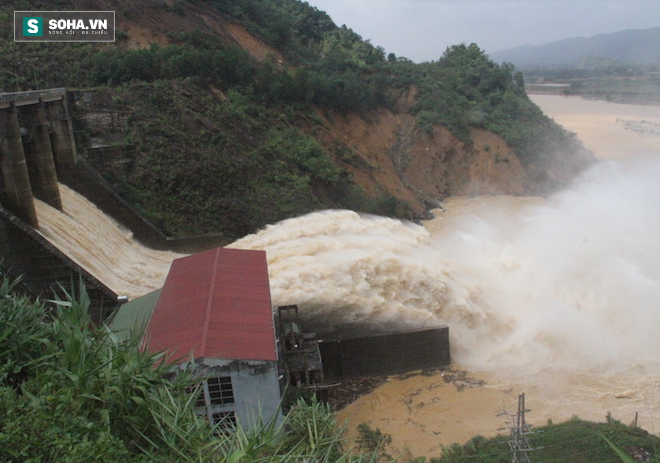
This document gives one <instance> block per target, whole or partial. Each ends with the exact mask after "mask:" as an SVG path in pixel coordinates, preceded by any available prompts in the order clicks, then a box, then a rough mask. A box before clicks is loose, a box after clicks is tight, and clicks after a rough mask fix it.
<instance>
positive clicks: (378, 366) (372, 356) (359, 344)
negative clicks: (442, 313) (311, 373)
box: [319, 326, 450, 382]
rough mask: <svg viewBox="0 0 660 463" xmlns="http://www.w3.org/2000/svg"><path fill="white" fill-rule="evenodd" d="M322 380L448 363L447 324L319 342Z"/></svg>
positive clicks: (391, 372)
mask: <svg viewBox="0 0 660 463" xmlns="http://www.w3.org/2000/svg"><path fill="white" fill-rule="evenodd" d="M319 348H320V350H321V358H322V360H323V375H324V377H325V381H327V382H332V381H341V380H345V379H351V378H358V377H363V376H380V375H396V374H401V373H406V372H409V371H415V370H422V369H425V368H433V367H441V366H445V365H449V362H450V353H449V328H448V327H446V326H442V327H438V328H434V329H429V330H421V331H409V332H404V333H393V334H385V335H380V336H369V337H362V338H353V339H342V340H332V341H321V342H319Z"/></svg>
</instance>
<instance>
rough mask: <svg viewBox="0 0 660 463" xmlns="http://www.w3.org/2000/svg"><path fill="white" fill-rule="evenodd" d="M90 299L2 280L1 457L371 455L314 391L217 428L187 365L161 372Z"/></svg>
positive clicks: (349, 458)
mask: <svg viewBox="0 0 660 463" xmlns="http://www.w3.org/2000/svg"><path fill="white" fill-rule="evenodd" d="M87 304H88V300H87V298H86V296H85V295H84V294H82V295H80V297H79V298H78V300H74V299H70V300H69V301H58V302H56V303H55V304H54V305H50V306H47V305H45V304H43V303H40V302H36V303H35V302H33V301H31V300H30V299H28V298H26V297H23V296H21V295H19V294H17V293H16V291H15V287H14V286H13V285H12V284H10V283H9V282H8V281H7V280H0V417H2V418H1V419H0V461H3V462H55V461H56V462H91V461H103V462H127V461H130V462H140V461H145V462H147V461H148V462H243V461H250V462H275V461H277V462H286V461H315V462H362V461H375V458H376V453H372V454H370V455H369V454H367V455H361V454H352V453H350V452H348V451H346V450H345V449H344V448H343V446H342V444H343V440H342V432H343V431H342V429H341V428H338V427H337V425H336V422H335V419H334V415H333V414H332V413H331V411H330V409H329V407H327V406H326V405H324V404H320V403H318V402H314V401H312V402H311V403H306V402H304V401H299V402H297V403H296V404H295V405H294V406H293V407H292V408H291V411H290V412H289V414H288V416H286V418H285V419H284V420H283V422H282V423H281V424H277V425H276V424H275V422H273V421H271V422H264V423H263V424H262V425H261V426H258V427H257V428H256V429H252V430H244V429H241V428H240V427H239V429H237V431H236V432H234V433H230V434H228V433H219V432H216V430H214V429H211V427H210V426H209V425H208V423H207V422H206V421H205V420H203V419H202V418H200V417H199V416H198V415H197V414H196V413H195V410H194V404H195V394H194V392H191V390H190V389H191V386H193V385H194V382H193V381H192V372H189V373H188V374H184V375H181V376H179V377H177V379H175V380H173V381H171V380H168V379H167V373H168V371H167V369H166V367H164V366H163V365H162V363H160V362H159V357H158V356H157V355H152V354H147V353H145V352H141V351H140V350H139V349H138V345H139V342H138V339H137V338H136V339H132V340H130V341H128V342H121V343H120V342H119V341H117V339H116V338H115V336H114V335H113V334H112V332H111V331H110V330H109V329H108V328H107V327H105V326H94V325H93V324H92V323H91V320H90V319H89V317H88V316H87V314H86V307H87ZM193 389H194V388H193Z"/></svg>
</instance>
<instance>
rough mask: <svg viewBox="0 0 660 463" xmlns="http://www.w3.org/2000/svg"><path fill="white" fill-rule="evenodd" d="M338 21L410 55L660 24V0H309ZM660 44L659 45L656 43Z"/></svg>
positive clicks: (433, 55) (417, 57)
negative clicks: (453, 46) (464, 44)
mask: <svg viewBox="0 0 660 463" xmlns="http://www.w3.org/2000/svg"><path fill="white" fill-rule="evenodd" d="M307 1H308V3H309V4H310V5H313V6H315V7H317V8H318V9H320V10H323V11H325V12H327V13H328V14H329V15H330V16H331V17H332V19H333V20H334V22H335V23H336V24H337V25H338V26H341V25H342V24H346V26H348V27H350V28H351V29H353V30H354V31H355V32H357V33H358V34H360V35H361V36H362V38H363V39H365V40H367V39H369V40H371V43H372V44H373V45H380V46H382V47H383V48H385V51H386V52H387V53H395V54H396V55H397V56H405V57H407V58H409V59H411V60H413V61H416V62H420V61H431V60H436V59H438V58H439V57H440V55H442V53H443V52H444V50H445V49H446V48H447V47H448V46H449V45H455V44H459V43H463V42H464V43H466V44H470V43H472V42H475V43H476V44H477V45H479V47H480V48H482V49H484V50H485V51H486V53H488V52H494V51H499V50H503V49H506V48H512V47H517V46H519V45H525V44H532V45H543V44H545V43H549V42H553V41H555V40H561V39H566V38H571V37H591V36H592V35H596V34H601V33H608V32H618V31H622V30H626V29H646V28H649V27H660V0H307ZM658 46H660V44H659V45H658Z"/></svg>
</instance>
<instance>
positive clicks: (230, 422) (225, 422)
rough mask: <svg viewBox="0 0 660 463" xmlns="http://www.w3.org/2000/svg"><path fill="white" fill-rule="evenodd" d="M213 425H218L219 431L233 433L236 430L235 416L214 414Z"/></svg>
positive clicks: (230, 413)
mask: <svg viewBox="0 0 660 463" xmlns="http://www.w3.org/2000/svg"><path fill="white" fill-rule="evenodd" d="M213 425H214V426H216V425H218V430H220V431H234V430H235V429H236V414H235V413H234V412H220V413H214V414H213Z"/></svg>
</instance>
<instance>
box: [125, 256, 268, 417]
mask: <svg viewBox="0 0 660 463" xmlns="http://www.w3.org/2000/svg"><path fill="white" fill-rule="evenodd" d="M147 296H149V298H147ZM147 296H144V298H145V300H151V301H154V300H155V305H154V303H153V302H151V303H149V302H147V303H146V307H145V304H143V303H142V302H141V301H140V299H142V298H140V299H136V300H135V301H132V302H129V303H128V304H125V305H124V306H122V309H121V311H120V314H118V315H122V316H123V317H127V316H126V314H130V313H131V312H135V311H137V310H141V311H142V315H141V316H140V317H136V316H133V318H132V320H136V319H140V320H143V323H146V327H144V326H143V329H144V338H143V348H144V349H146V350H147V351H150V352H163V353H164V355H165V357H164V358H165V360H164V361H165V362H167V363H169V364H171V365H172V366H173V367H175V369H177V368H178V369H186V368H189V367H190V362H193V363H194V364H195V367H196V371H197V372H198V374H199V375H200V378H204V380H203V382H202V394H201V395H200V397H199V400H198V406H200V408H201V407H202V406H204V407H205V412H206V414H207V416H208V419H209V421H210V422H211V423H212V424H215V423H217V422H219V421H223V422H225V423H227V424H233V423H235V422H237V421H238V422H240V423H241V424H242V425H244V426H247V427H250V426H251V425H252V424H253V423H255V422H256V421H257V420H258V419H260V418H263V419H268V418H270V417H272V416H273V415H274V414H276V413H279V412H278V410H279V403H280V384H279V379H278V377H279V374H278V366H277V348H276V341H275V326H274V320H273V309H272V305H271V298H270V286H269V282H268V265H267V261H266V252H265V251H247V250H240V249H227V248H216V249H211V250H209V251H205V252H202V253H199V254H194V255H191V256H187V257H182V258H180V259H176V260H174V262H173V263H172V266H171V267H170V271H169V273H168V275H167V279H166V280H165V284H164V286H163V288H162V289H161V290H160V292H159V293H152V294H151V295H147ZM150 305H151V306H152V308H153V309H152V312H151V314H150V315H148V313H147V315H145V314H144V312H145V311H146V312H148V311H149V306H150ZM122 312H123V314H122ZM119 318H120V319H121V317H119ZM127 319H128V318H127ZM147 320H148V321H147ZM119 321H121V320H119ZM115 325H116V323H113V327H115V329H116V328H117V327H116V326H115ZM127 328H129V329H140V328H139V327H136V326H135V325H134V324H132V325H130V326H127Z"/></svg>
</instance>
